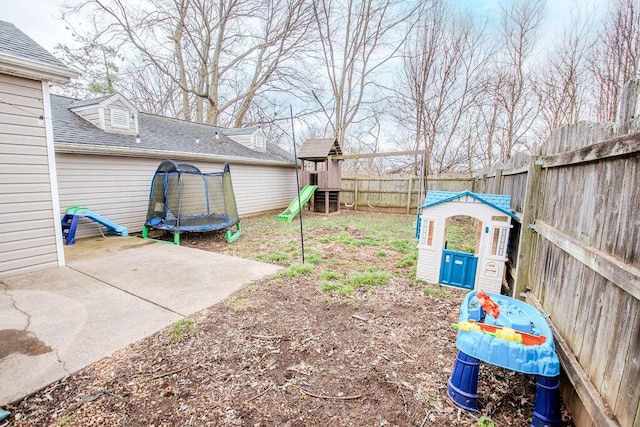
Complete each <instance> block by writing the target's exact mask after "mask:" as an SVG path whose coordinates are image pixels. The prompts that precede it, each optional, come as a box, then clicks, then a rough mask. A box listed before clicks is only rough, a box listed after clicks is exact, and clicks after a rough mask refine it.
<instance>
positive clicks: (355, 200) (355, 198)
mask: <svg viewBox="0 0 640 427" xmlns="http://www.w3.org/2000/svg"><path fill="white" fill-rule="evenodd" d="M353 210H354V211H357V210H358V174H357V173H356V177H355V185H354V189H353Z"/></svg>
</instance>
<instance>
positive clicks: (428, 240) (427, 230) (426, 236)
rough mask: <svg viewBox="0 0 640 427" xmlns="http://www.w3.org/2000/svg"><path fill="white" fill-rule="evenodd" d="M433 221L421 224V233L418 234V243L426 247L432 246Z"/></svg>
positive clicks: (429, 220)
mask: <svg viewBox="0 0 640 427" xmlns="http://www.w3.org/2000/svg"><path fill="white" fill-rule="evenodd" d="M434 225H435V221H434V220H432V219H428V220H426V221H424V222H423V223H422V233H421V234H420V237H421V239H420V240H421V241H420V243H421V244H423V245H427V246H433V227H434Z"/></svg>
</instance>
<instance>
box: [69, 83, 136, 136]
mask: <svg viewBox="0 0 640 427" xmlns="http://www.w3.org/2000/svg"><path fill="white" fill-rule="evenodd" d="M69 110H71V111H72V112H74V113H76V114H77V115H79V116H80V117H82V118H83V119H85V120H87V121H88V122H90V123H92V124H93V125H94V126H96V127H98V128H100V129H102V130H103V131H105V132H111V133H122V134H127V135H136V134H138V133H139V132H138V110H137V109H136V107H135V106H134V105H133V104H132V103H131V102H129V101H128V100H127V99H126V98H125V97H124V96H122V95H120V94H119V93H114V94H111V95H106V96H101V97H100V98H94V99H87V100H85V101H76V102H74V103H73V104H71V105H70V106H69Z"/></svg>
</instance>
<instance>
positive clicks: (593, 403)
mask: <svg viewBox="0 0 640 427" xmlns="http://www.w3.org/2000/svg"><path fill="white" fill-rule="evenodd" d="M527 302H528V303H529V304H531V305H533V306H534V307H536V308H537V309H538V310H539V311H541V312H542V313H544V314H545V315H547V313H546V311H545V309H544V308H543V307H542V305H541V304H540V301H538V300H537V299H536V298H535V296H533V295H531V294H528V295H527ZM549 326H550V327H551V331H552V332H553V336H554V341H555V344H556V350H557V352H558V357H559V359H560V362H561V363H562V367H563V368H564V371H565V374H566V375H567V377H569V379H570V380H571V383H572V384H573V386H574V388H575V390H576V393H577V394H578V396H579V397H580V400H581V402H582V404H583V405H584V408H585V409H586V411H587V412H588V413H589V415H590V417H591V420H592V421H593V423H594V424H595V425H596V426H599V427H600V426H602V427H605V426H609V427H619V426H620V424H619V423H618V421H617V420H616V419H615V415H614V414H613V413H612V411H611V410H610V409H609V408H608V407H607V405H606V404H605V403H604V402H603V401H602V399H601V397H600V394H599V393H598V390H596V389H595V387H593V384H591V381H589V378H588V377H587V376H586V374H585V373H584V371H582V369H580V364H579V363H578V361H577V360H576V359H575V357H574V355H573V353H572V352H571V348H570V347H569V345H568V344H567V342H566V341H565V340H564V338H563V337H562V334H561V333H560V332H559V331H558V329H557V328H556V326H555V324H554V323H553V321H552V320H551V319H549Z"/></svg>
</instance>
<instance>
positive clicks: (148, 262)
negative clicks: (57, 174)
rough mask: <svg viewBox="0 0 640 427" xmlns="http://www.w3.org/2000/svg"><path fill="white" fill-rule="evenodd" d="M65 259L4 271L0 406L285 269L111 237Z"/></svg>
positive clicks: (75, 249) (87, 243) (70, 251)
mask: <svg viewBox="0 0 640 427" xmlns="http://www.w3.org/2000/svg"><path fill="white" fill-rule="evenodd" d="M65 257H66V264H67V265H66V266H65V267H59V268H53V269H48V270H43V271H38V272H35V273H29V274H23V275H18V276H11V277H6V278H0V292H1V293H0V342H1V343H2V345H0V405H5V404H7V403H11V402H13V401H16V400H19V399H21V398H22V397H24V396H27V395H29V394H31V393H33V392H34V391H37V390H39V389H41V388H42V387H44V386H46V385H48V384H50V383H52V382H54V381H56V380H58V379H60V378H63V377H65V376H66V375H68V374H70V373H72V372H75V371H77V370H79V369H82V368H83V367H85V366H87V365H89V364H91V363H93V362H95V361H97V360H99V359H101V358H103V357H106V356H109V355H111V354H113V353H114V352H115V351H116V350H119V349H121V348H123V347H125V346H127V345H128V344H131V343H133V342H136V341H138V340H140V339H142V338H144V337H146V336H149V335H151V334H153V333H154V332H156V331H158V330H160V329H162V328H164V327H166V326H168V325H171V324H172V323H174V322H176V321H177V320H180V319H182V318H183V317H185V316H189V315H190V314H193V313H195V312H197V311H200V310H203V309H205V308H207V307H210V306H212V305H214V304H216V303H218V302H220V301H221V300H223V299H225V298H227V297H228V296H229V295H231V294H233V293H234V292H236V291H238V290H239V289H241V288H243V287H244V286H246V285H248V284H249V283H251V282H253V281H255V280H258V279H261V278H263V277H266V276H268V275H271V274H273V273H275V272H277V271H278V270H279V269H280V268H281V267H278V266H275V265H271V264H265V263H259V262H255V261H250V260H246V259H241V258H236V257H231V256H227V255H221V254H216V253H212V252H206V251H200V250H197V249H192V248H187V247H182V246H174V245H170V244H164V243H158V242H154V241H148V240H142V239H139V238H135V237H126V238H123V237H117V236H109V237H106V238H102V237H100V238H91V239H85V240H80V241H78V242H77V243H76V244H75V245H73V246H67V247H65Z"/></svg>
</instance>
